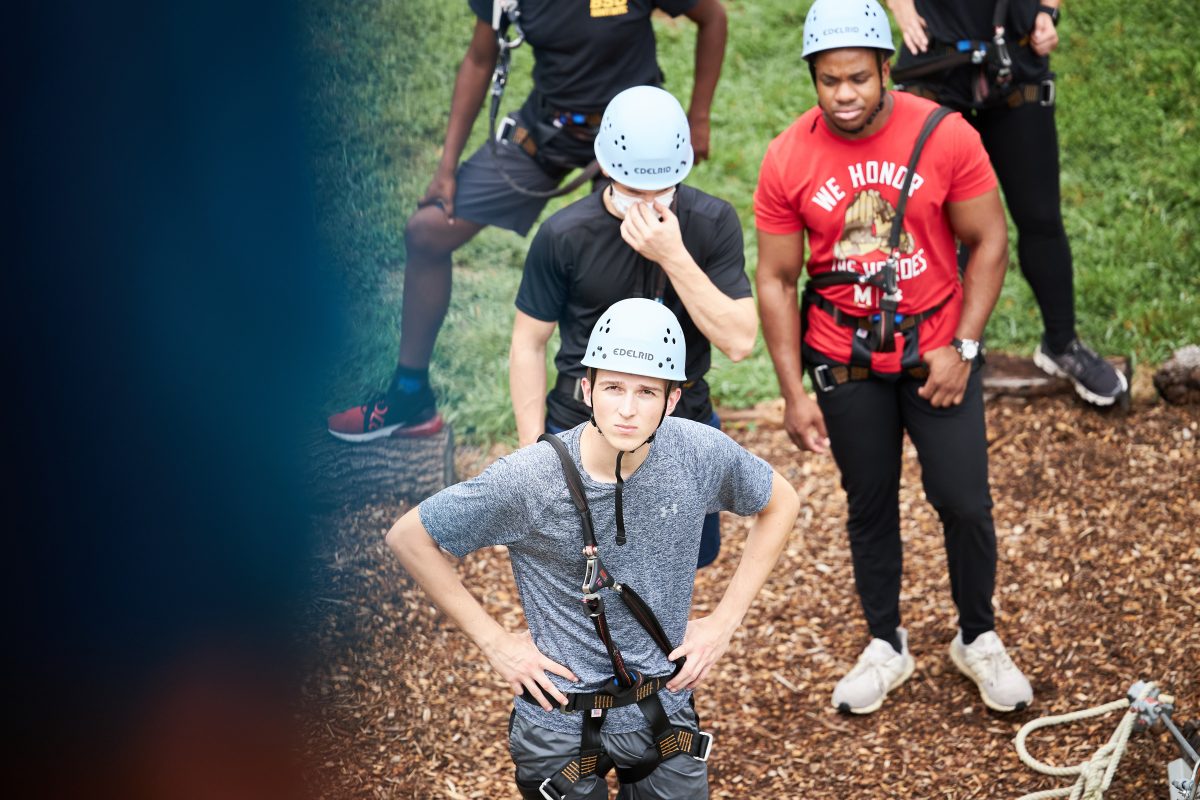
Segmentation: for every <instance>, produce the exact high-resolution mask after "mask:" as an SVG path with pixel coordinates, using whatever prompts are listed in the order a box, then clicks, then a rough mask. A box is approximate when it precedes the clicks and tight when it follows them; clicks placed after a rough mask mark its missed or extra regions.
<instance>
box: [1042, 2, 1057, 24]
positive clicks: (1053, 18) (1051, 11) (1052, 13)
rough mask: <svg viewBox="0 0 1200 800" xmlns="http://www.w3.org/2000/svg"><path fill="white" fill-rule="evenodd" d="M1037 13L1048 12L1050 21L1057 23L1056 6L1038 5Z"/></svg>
mask: <svg viewBox="0 0 1200 800" xmlns="http://www.w3.org/2000/svg"><path fill="white" fill-rule="evenodd" d="M1038 13H1040V14H1049V15H1050V21H1051V22H1053V23H1054V24H1055V25H1058V8H1057V7H1056V6H1047V5H1040V6H1038Z"/></svg>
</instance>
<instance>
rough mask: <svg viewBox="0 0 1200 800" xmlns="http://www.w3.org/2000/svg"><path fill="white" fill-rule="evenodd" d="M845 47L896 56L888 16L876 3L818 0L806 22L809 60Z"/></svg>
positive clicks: (805, 36)
mask: <svg viewBox="0 0 1200 800" xmlns="http://www.w3.org/2000/svg"><path fill="white" fill-rule="evenodd" d="M842 47H870V48H874V49H876V50H886V51H887V52H889V53H894V52H896V48H895V47H894V46H893V45H892V29H891V25H890V23H889V22H888V15H887V13H886V12H885V11H884V10H883V7H882V6H880V5H879V3H877V2H875V0H817V2H815V3H813V4H812V8H810V9H808V16H807V17H805V18H804V50H803V52H802V53H801V56H803V57H804V58H810V57H812V56H814V55H816V54H817V53H821V52H824V51H826V50H837V49H839V48H842Z"/></svg>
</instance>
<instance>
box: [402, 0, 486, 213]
mask: <svg viewBox="0 0 1200 800" xmlns="http://www.w3.org/2000/svg"><path fill="white" fill-rule="evenodd" d="M499 54H500V49H499V47H498V46H497V44H496V32H495V31H493V30H492V26H491V25H489V24H488V23H486V22H484V21H483V20H480V19H477V20H475V31H474V33H473V34H472V36H471V44H470V45H468V47H467V54H466V55H465V56H464V57H463V60H462V64H461V65H460V66H459V68H458V76H457V77H456V78H455V79H454V95H453V97H452V98H451V100H450V120H449V122H448V123H447V125H446V138H445V141H444V142H443V144H442V159H441V161H440V162H439V163H438V168H437V171H436V172H435V173H434V176H433V180H432V181H430V182H429V188H428V189H426V190H425V195H424V197H422V198H421V199H420V201H418V203H417V205H418V207H420V206H427V205H433V204H437V205H440V206H441V207H442V210H443V211H445V212H446V216H447V217H448V218H449V219H451V220H453V219H454V191H455V189H456V188H457V182H456V180H455V177H454V176H455V174H456V172H457V171H458V159H459V158H460V157H461V156H462V151H463V148H464V147H466V144H467V137H468V136H470V135H471V126H472V125H474V124H475V117H476V116H478V115H479V109H480V108H481V107H482V106H483V99H484V97H486V96H487V91H488V86H489V85H490V84H491V80H492V71H493V70H494V69H495V68H496V59H497V57H498V56H499Z"/></svg>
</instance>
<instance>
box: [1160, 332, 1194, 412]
mask: <svg viewBox="0 0 1200 800" xmlns="http://www.w3.org/2000/svg"><path fill="white" fill-rule="evenodd" d="M1154 388H1156V389H1158V393H1159V394H1161V395H1162V397H1163V399H1164V400H1166V401H1167V402H1168V403H1174V404H1175V405H1185V404H1192V403H1200V346H1197V345H1194V344H1189V345H1188V346H1187V347H1181V348H1179V349H1178V350H1176V351H1175V355H1173V356H1171V359H1170V360H1169V361H1167V362H1166V363H1165V364H1163V365H1162V366H1161V367H1159V369H1158V372H1156V373H1154Z"/></svg>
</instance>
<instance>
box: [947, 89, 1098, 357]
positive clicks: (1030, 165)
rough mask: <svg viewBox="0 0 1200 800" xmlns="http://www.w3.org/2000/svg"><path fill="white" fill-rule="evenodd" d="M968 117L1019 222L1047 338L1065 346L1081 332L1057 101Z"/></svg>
mask: <svg viewBox="0 0 1200 800" xmlns="http://www.w3.org/2000/svg"><path fill="white" fill-rule="evenodd" d="M968 119H971V121H972V124H974V125H975V127H976V128H977V129H978V130H979V134H980V136H981V137H982V139H983V145H984V147H985V148H987V151H988V155H989V156H990V157H991V159H992V166H993V167H994V168H995V170H996V177H997V178H999V180H1000V186H1001V188H1002V189H1003V190H1004V198H1005V202H1006V203H1007V205H1008V210H1009V213H1010V214H1012V218H1013V222H1015V223H1016V226H1017V258H1018V259H1019V261H1020V265H1021V274H1023V275H1024V276H1025V280H1027V281H1029V286H1030V288H1031V289H1033V295H1034V297H1035V298H1036V299H1037V303H1038V307H1039V308H1040V309H1041V312H1042V324H1043V326H1045V329H1046V344H1047V345H1048V346H1049V348H1050V349H1051V351H1053V352H1061V351H1063V350H1064V349H1066V347H1067V345H1068V344H1069V343H1070V342H1071V340H1072V339H1074V338H1075V287H1074V279H1073V274H1072V270H1073V266H1072V262H1071V247H1070V243H1069V242H1068V241H1067V233H1066V230H1065V229H1064V228H1063V221H1062V210H1061V207H1060V202H1061V199H1060V195H1059V174H1058V130H1057V128H1056V126H1055V122H1054V107H1053V106H1048V107H1047V106H1040V105H1038V104H1037V103H1026V104H1024V105H1021V106H1018V107H1017V108H1012V109H1010V108H999V109H991V110H987V111H981V112H979V113H977V114H976V115H974V116H973V117H968Z"/></svg>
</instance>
